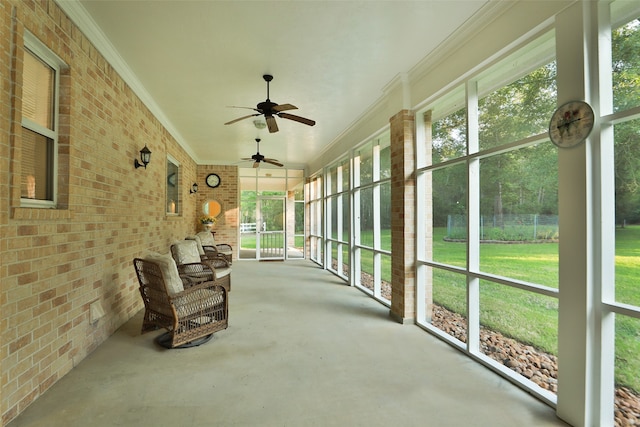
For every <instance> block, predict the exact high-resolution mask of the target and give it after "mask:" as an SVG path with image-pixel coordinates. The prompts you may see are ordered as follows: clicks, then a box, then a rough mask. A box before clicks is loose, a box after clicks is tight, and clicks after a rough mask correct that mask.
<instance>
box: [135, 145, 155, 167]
mask: <svg viewBox="0 0 640 427" xmlns="http://www.w3.org/2000/svg"><path fill="white" fill-rule="evenodd" d="M140 160H141V161H142V163H140V162H139V161H138V159H136V160H135V161H134V162H133V165H134V166H135V167H136V169H138V168H139V167H141V166H144V168H145V169H146V168H147V165H148V164H149V162H150V161H151V151H150V150H149V149H148V148H147V144H144V148H143V149H142V150H140Z"/></svg>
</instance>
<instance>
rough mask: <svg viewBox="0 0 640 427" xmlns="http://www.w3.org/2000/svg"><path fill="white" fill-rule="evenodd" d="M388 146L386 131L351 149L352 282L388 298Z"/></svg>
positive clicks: (389, 300)
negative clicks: (352, 150)
mask: <svg viewBox="0 0 640 427" xmlns="http://www.w3.org/2000/svg"><path fill="white" fill-rule="evenodd" d="M390 181H391V147H390V136H389V133H388V132H385V133H383V134H381V135H380V136H378V137H376V138H373V139H372V140H370V141H368V142H366V143H365V144H363V145H362V146H360V147H358V148H356V149H355V150H354V155H353V209H354V212H353V223H354V242H353V255H354V267H355V275H354V284H355V286H357V287H360V288H361V289H362V290H364V291H365V292H367V293H370V294H371V295H372V296H374V297H375V298H377V299H379V300H382V301H383V302H385V303H387V304H389V303H390V302H391V182H390Z"/></svg>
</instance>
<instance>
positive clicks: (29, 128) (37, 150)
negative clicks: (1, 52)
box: [20, 33, 64, 207]
mask: <svg viewBox="0 0 640 427" xmlns="http://www.w3.org/2000/svg"><path fill="white" fill-rule="evenodd" d="M24 52H25V53H24V61H23V79H22V150H21V159H22V162H21V177H20V197H21V206H24V207H56V202H57V177H58V174H57V154H58V93H59V87H60V69H61V68H62V67H63V66H64V64H63V62H62V61H61V60H60V59H59V58H58V57H57V56H56V55H55V54H53V53H52V52H51V51H50V50H48V49H47V48H46V47H45V46H44V45H42V43H40V42H39V41H38V40H37V39H36V38H35V37H33V36H32V35H31V34H29V33H25V51H24Z"/></svg>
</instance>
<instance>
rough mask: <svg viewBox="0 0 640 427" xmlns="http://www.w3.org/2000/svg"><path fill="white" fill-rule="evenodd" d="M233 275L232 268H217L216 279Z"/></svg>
mask: <svg viewBox="0 0 640 427" xmlns="http://www.w3.org/2000/svg"><path fill="white" fill-rule="evenodd" d="M229 274H231V267H223V268H216V279H219V278H221V277H225V276H228V275H229Z"/></svg>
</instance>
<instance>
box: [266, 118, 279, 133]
mask: <svg viewBox="0 0 640 427" xmlns="http://www.w3.org/2000/svg"><path fill="white" fill-rule="evenodd" d="M265 119H266V120H267V127H268V128H269V133H275V132H278V124H277V123H276V119H275V117H273V116H265Z"/></svg>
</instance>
